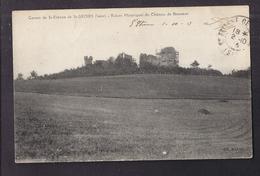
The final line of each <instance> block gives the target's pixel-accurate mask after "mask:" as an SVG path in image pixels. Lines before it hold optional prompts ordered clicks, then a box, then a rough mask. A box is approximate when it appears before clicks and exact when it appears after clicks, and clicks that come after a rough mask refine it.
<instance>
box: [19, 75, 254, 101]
mask: <svg viewBox="0 0 260 176" xmlns="http://www.w3.org/2000/svg"><path fill="white" fill-rule="evenodd" d="M15 91H17V92H34V93H42V94H58V95H74V96H86V97H110V98H144V99H150V98H165V99H168V98H169V99H174V98H184V99H248V98H249V97H250V80H249V79H244V78H234V77H223V76H205V75H203V76H198V75H197V76H194V75H171V74H165V75H164V74H140V75H139V74H138V75H118V76H97V77H79V78H67V79H57V80H17V81H15Z"/></svg>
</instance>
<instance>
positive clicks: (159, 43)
mask: <svg viewBox="0 0 260 176" xmlns="http://www.w3.org/2000/svg"><path fill="white" fill-rule="evenodd" d="M12 20H13V24H12V30H13V63H14V75H13V78H14V122H15V124H14V127H15V129H14V133H15V141H14V145H15V161H16V162H17V163H34V162H87V161H123V160H186V159H231V158H241V159H242V158H243V159H245V158H252V156H253V154H252V121H251V116H252V115H251V68H250V29H249V27H250V22H249V21H250V20H249V7H248V6H208V7H167V8H118V9H116V8H115V9H75V10H72V9H70V10H31V11H13V14H12Z"/></svg>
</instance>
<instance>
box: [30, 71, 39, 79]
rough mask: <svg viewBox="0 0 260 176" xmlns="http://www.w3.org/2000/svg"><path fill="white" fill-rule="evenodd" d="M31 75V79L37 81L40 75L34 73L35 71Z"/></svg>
mask: <svg viewBox="0 0 260 176" xmlns="http://www.w3.org/2000/svg"><path fill="white" fill-rule="evenodd" d="M30 74H31V78H32V79H36V78H37V77H38V74H37V72H36V71H34V70H33V71H31V73H30Z"/></svg>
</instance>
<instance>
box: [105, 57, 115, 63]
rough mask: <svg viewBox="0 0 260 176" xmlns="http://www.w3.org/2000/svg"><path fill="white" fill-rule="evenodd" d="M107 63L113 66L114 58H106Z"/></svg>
mask: <svg viewBox="0 0 260 176" xmlns="http://www.w3.org/2000/svg"><path fill="white" fill-rule="evenodd" d="M107 62H108V63H109V64H114V62H115V58H114V57H113V56H111V57H109V58H108V60H107Z"/></svg>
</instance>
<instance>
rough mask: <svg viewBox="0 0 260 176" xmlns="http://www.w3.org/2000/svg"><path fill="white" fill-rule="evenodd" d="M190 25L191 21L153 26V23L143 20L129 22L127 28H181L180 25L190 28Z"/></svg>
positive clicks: (161, 23)
mask: <svg viewBox="0 0 260 176" xmlns="http://www.w3.org/2000/svg"><path fill="white" fill-rule="evenodd" d="M191 24H192V22H191V21H188V22H160V23H158V24H154V23H150V22H148V21H146V20H143V19H138V18H136V19H133V20H132V21H131V22H130V25H129V27H151V26H155V25H161V26H165V27H166V26H181V25H186V26H190V25H191Z"/></svg>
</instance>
